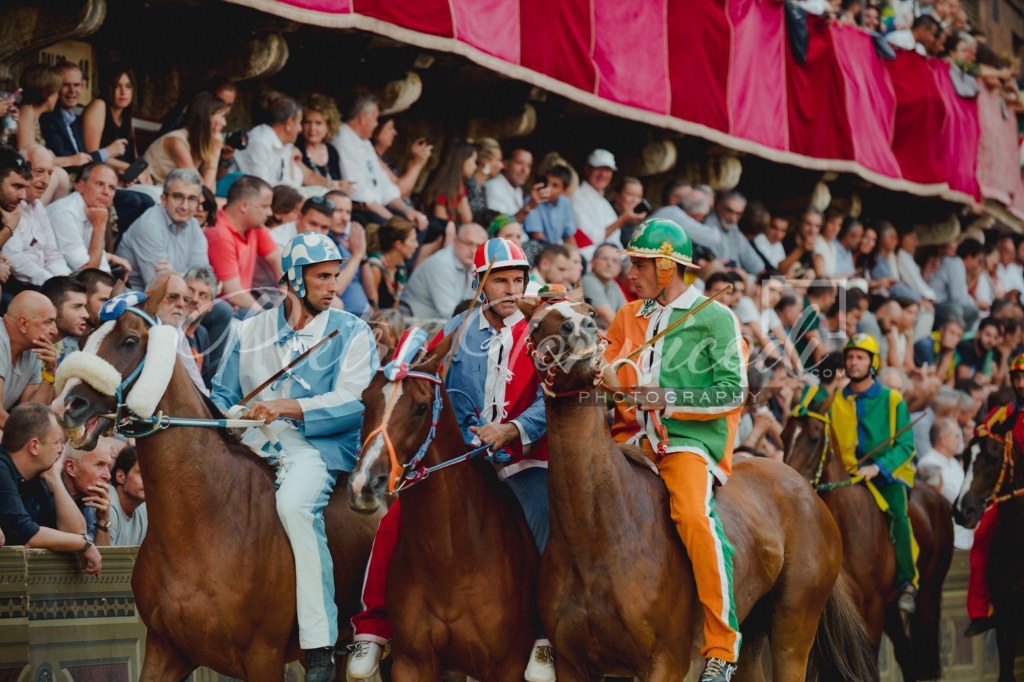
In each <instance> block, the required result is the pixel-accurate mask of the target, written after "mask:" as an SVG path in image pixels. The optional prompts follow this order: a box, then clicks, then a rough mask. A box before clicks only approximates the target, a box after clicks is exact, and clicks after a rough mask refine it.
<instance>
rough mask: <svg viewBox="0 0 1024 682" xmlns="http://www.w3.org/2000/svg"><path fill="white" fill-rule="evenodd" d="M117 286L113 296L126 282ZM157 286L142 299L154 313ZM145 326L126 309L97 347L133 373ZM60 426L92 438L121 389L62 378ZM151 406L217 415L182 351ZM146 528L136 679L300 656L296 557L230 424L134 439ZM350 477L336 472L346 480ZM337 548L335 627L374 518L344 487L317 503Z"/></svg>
mask: <svg viewBox="0 0 1024 682" xmlns="http://www.w3.org/2000/svg"><path fill="white" fill-rule="evenodd" d="M123 291H124V289H123V287H122V285H120V284H119V285H118V286H117V287H116V288H115V290H114V292H113V295H117V294H119V293H123ZM162 298H163V288H162V287H161V288H160V289H158V290H157V291H155V292H153V294H152V295H151V296H150V297H149V299H148V300H146V301H145V303H144V305H143V306H142V309H143V310H144V311H145V312H147V313H149V314H150V315H151V316H153V315H155V314H156V309H157V305H158V302H159V301H160V300H161V299H162ZM148 338H149V326H148V325H147V323H146V322H144V321H143V319H142V318H140V317H139V316H137V315H135V314H132V313H130V312H126V313H124V314H123V315H122V316H121V317H120V318H118V320H117V321H116V323H115V324H114V325H113V328H112V329H111V330H110V332H109V333H108V334H107V335H106V337H105V338H104V339H103V340H102V342H101V343H100V345H99V347H98V349H97V351H96V355H98V356H99V357H100V358H103V359H104V360H106V361H107V362H109V363H110V364H111V365H113V366H114V367H115V368H116V369H117V370H118V371H119V372H120V373H121V375H122V376H126V377H127V376H129V375H130V374H131V372H132V371H133V370H134V369H135V368H136V367H137V366H138V365H139V363H140V362H141V361H142V360H143V358H144V357H145V356H146V352H147V347H148V344H147V342H148ZM64 404H65V406H66V412H65V414H64V417H63V426H64V429H65V430H66V431H75V430H76V429H81V428H84V429H85V433H86V436H87V437H88V438H89V440H88V442H87V443H86V445H85V446H83V449H92V448H93V447H95V445H96V440H97V438H98V437H99V435H100V433H101V432H102V431H103V430H104V429H106V428H108V427H109V426H110V425H111V421H110V420H109V419H107V418H105V417H102V416H100V415H103V414H108V413H113V412H114V411H115V409H116V408H117V405H116V400H115V399H114V398H112V397H109V396H107V395H104V394H102V393H100V392H99V391H97V390H95V389H94V388H93V387H92V386H90V385H89V384H86V383H84V382H82V383H78V384H77V385H74V386H71V387H69V388H67V389H65V396H64ZM157 409H158V410H160V411H162V412H163V414H165V415H168V416H173V417H191V418H202V419H221V418H223V415H222V414H221V413H220V411H219V410H218V409H217V408H216V407H215V406H214V405H213V403H211V402H210V401H209V399H207V398H204V396H203V395H201V394H200V393H199V392H198V391H196V389H195V387H194V386H193V385H192V380H191V379H190V378H189V375H188V373H187V372H186V371H185V368H184V366H183V365H182V364H181V362H180V361H177V360H176V361H175V364H174V369H173V374H172V376H171V380H170V383H169V384H168V386H167V389H166V391H165V392H164V394H163V397H162V398H160V401H159V403H158V406H157ZM137 448H138V453H139V469H140V471H141V473H142V480H143V483H144V485H145V487H146V506H147V508H148V510H149V512H148V513H149V530H148V532H147V534H146V539H145V540H144V541H143V543H142V548H141V549H140V550H139V555H138V560H137V561H136V564H135V569H134V570H133V572H132V591H133V593H134V594H135V600H136V603H137V604H138V607H139V614H140V615H141V617H142V621H143V623H145V624H146V656H145V662H144V663H143V666H142V673H141V676H140V680H142V681H143V682H157V681H159V682H178V680H182V679H184V678H185V677H187V676H188V675H189V673H190V672H191V671H192V670H193V669H195V668H197V667H198V666H206V667H208V668H211V669H212V670H215V671H217V672H218V673H221V674H222V675H228V676H231V677H235V678H239V679H243V680H248V681H249V682H280V680H281V675H282V674H283V670H284V664H285V663H287V662H289V661H294V660H297V659H298V658H300V656H301V655H302V651H301V650H300V648H299V640H298V624H297V621H296V615H295V563H294V559H293V557H292V551H291V545H290V544H289V542H288V537H287V536H286V535H285V532H284V526H282V525H281V521H280V520H279V519H278V515H277V512H276V506H275V503H274V497H275V488H274V473H273V471H272V470H271V468H270V467H269V466H268V465H267V464H266V463H265V462H264V461H263V460H261V459H260V458H259V457H257V456H256V454H255V453H253V452H252V450H250V449H249V448H248V447H245V446H243V445H241V444H240V442H239V440H238V438H237V437H235V436H233V435H230V434H229V433H228V432H227V431H226V430H224V429H220V430H218V431H217V432H214V431H213V430H211V429H209V428H199V427H186V426H174V427H170V428H167V429H165V430H163V431H159V432H157V433H156V434H154V435H152V436H150V437H148V438H139V439H138V441H137ZM346 482H347V477H346V476H342V477H340V478H339V481H338V486H339V487H343V486H344V485H345V483H346ZM324 517H325V522H326V527H327V539H328V545H329V546H330V549H331V555H332V557H333V559H334V581H335V587H336V604H337V606H338V612H339V620H340V621H341V622H339V624H338V625H339V631H343V630H344V629H345V628H346V627H347V625H348V623H347V621H348V619H349V618H350V617H351V615H353V614H354V613H356V612H358V611H359V604H360V599H359V592H360V588H361V586H362V580H363V573H364V569H365V566H366V561H367V558H368V557H369V554H370V547H371V545H372V543H373V535H374V530H375V529H376V527H377V524H378V523H379V517H376V518H375V517H372V516H365V515H361V514H355V513H354V512H352V511H350V510H349V509H348V505H346V504H345V501H344V498H343V497H341V495H335V496H334V497H332V499H331V501H330V503H329V504H328V506H327V509H326V511H325V513H324Z"/></svg>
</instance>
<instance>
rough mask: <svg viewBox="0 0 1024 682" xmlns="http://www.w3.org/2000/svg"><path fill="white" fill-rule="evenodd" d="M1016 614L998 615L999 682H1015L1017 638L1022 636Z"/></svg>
mask: <svg viewBox="0 0 1024 682" xmlns="http://www.w3.org/2000/svg"><path fill="white" fill-rule="evenodd" d="M1018 617H1019V616H1017V615H1016V614H1013V615H1011V614H1006V613H1003V614H999V613H997V614H996V646H997V647H998V648H999V680H998V682H1015V680H1016V679H1017V678H1015V677H1014V676H1013V664H1014V659H1015V658H1016V657H1017V637H1019V636H1020V625H1019V624H1018V623H1017V622H1016V619H1017V618H1018Z"/></svg>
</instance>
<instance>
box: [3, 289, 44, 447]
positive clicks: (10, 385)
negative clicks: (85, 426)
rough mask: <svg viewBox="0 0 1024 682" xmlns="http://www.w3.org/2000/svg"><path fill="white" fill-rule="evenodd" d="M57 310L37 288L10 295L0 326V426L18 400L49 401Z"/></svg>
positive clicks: (24, 401) (4, 422)
mask: <svg viewBox="0 0 1024 682" xmlns="http://www.w3.org/2000/svg"><path fill="white" fill-rule="evenodd" d="M56 336H57V309H56V308H54V307H53V304H52V303H50V299H48V298H46V296H43V295H42V294H40V293H39V292H37V291H23V292H21V293H20V294H18V295H17V296H15V297H14V300H12V301H11V305H10V306H9V307H8V308H7V314H6V315H4V323H3V326H2V328H0V395H2V400H0V402H2V409H0V429H2V428H3V427H4V424H6V423H7V414H8V412H9V411H10V410H11V409H12V408H13V407H14V406H15V405H17V404H19V403H28V402H34V403H43V404H44V405H49V404H50V403H51V402H53V374H54V372H56V371H57V349H56V348H55V347H54V345H53V341H52V339H53V338H55V337H56Z"/></svg>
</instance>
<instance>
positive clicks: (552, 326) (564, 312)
mask: <svg viewBox="0 0 1024 682" xmlns="http://www.w3.org/2000/svg"><path fill="white" fill-rule="evenodd" d="M519 309H520V310H521V311H522V312H523V314H524V315H525V316H526V317H527V319H529V320H530V325H531V329H530V337H529V343H530V345H531V347H532V352H533V358H534V367H535V368H536V370H537V371H538V372H539V373H540V375H541V384H542V386H543V387H544V392H545V393H546V394H547V395H548V396H552V395H560V394H562V393H568V392H572V391H577V390H579V391H585V390H589V389H591V388H593V386H594V373H595V371H596V369H597V366H598V364H599V363H600V362H601V345H600V341H601V338H600V336H599V335H598V331H597V323H596V322H594V316H595V312H594V309H593V308H591V307H590V306H589V305H587V304H586V303H584V302H583V289H582V288H576V289H573V290H572V291H571V292H569V294H568V295H567V296H566V297H565V298H563V299H547V300H542V299H533V298H530V299H520V301H519Z"/></svg>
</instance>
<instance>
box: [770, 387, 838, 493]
mask: <svg viewBox="0 0 1024 682" xmlns="http://www.w3.org/2000/svg"><path fill="white" fill-rule="evenodd" d="M831 404H832V398H831V397H830V398H828V399H827V400H826V402H825V404H824V405H823V406H821V407H820V408H819V409H820V410H821V412H816V411H813V410H811V409H810V408H809V407H807V406H805V405H798V406H797V407H796V408H794V410H793V414H792V416H791V417H790V419H789V422H788V423H787V424H786V428H785V429H783V430H782V446H783V456H782V461H783V462H785V463H786V464H788V465H789V466H791V467H793V468H794V469H796V470H797V472H799V473H800V475H801V476H803V477H804V478H805V479H807V480H808V481H811V482H812V484H816V483H817V482H818V481H816V480H815V478H819V479H820V476H821V474H822V472H824V471H825V470H826V469H827V468H828V466H829V464H830V463H831V461H832V455H833V451H832V448H831V447H830V443H829V433H828V430H829V429H830V428H831V425H830V424H829V423H828V422H827V421H826V420H827V417H826V416H825V415H827V414H828V408H829V406H830V405H831Z"/></svg>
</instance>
